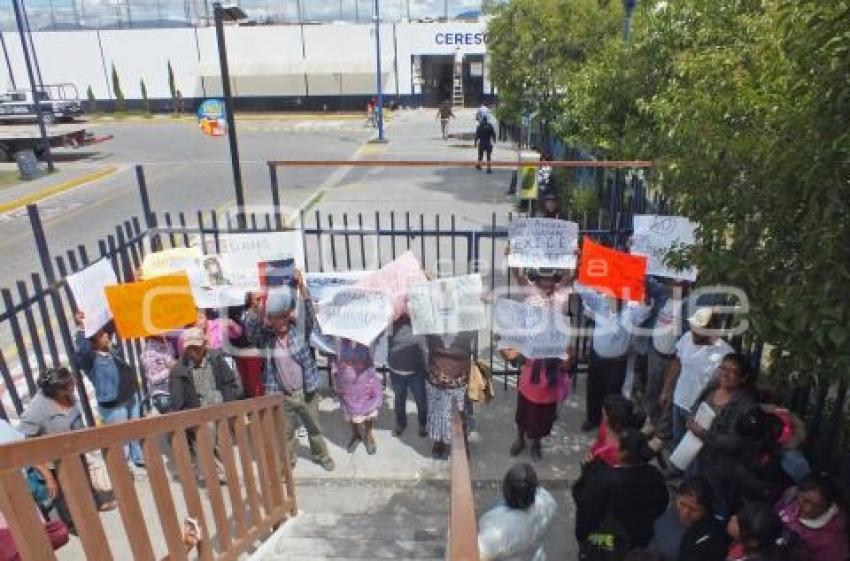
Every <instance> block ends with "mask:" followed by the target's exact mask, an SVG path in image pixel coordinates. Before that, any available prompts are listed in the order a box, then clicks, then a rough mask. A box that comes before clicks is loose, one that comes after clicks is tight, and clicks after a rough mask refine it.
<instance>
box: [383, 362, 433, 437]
mask: <svg viewBox="0 0 850 561" xmlns="http://www.w3.org/2000/svg"><path fill="white" fill-rule="evenodd" d="M390 384H391V385H392V388H393V393H394V394H395V402H394V403H395V421H396V424H397V425H398V426H400V427H406V426H407V391H408V390H410V393H412V394H413V400H414V401H415V402H416V415H417V417H418V419H419V426H420V427H424V426H425V425H427V424H428V397H427V394H426V392H425V373H424V372H417V373H415V374H396V373H395V372H390Z"/></svg>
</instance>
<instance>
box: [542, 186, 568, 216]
mask: <svg viewBox="0 0 850 561" xmlns="http://www.w3.org/2000/svg"><path fill="white" fill-rule="evenodd" d="M540 217H541V218H555V219H558V220H566V218H564V216H563V215H562V214H561V198H560V197H558V194H557V193H555V192H554V191H551V190H550V191H548V192H547V193H546V194H545V195H544V196H543V208H541V209H540Z"/></svg>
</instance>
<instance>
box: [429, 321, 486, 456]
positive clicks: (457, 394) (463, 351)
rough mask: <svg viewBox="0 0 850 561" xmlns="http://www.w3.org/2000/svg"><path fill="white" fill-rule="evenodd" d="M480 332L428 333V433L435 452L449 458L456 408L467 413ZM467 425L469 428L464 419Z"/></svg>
mask: <svg viewBox="0 0 850 561" xmlns="http://www.w3.org/2000/svg"><path fill="white" fill-rule="evenodd" d="M477 335H478V334H477V333H476V332H473V331H467V332H460V333H455V334H446V335H428V336H427V339H426V340H427V346H428V379H427V382H428V383H427V384H426V385H425V388H426V393H427V395H428V436H429V437H430V438H431V439H432V440H433V441H434V447H433V449H432V450H431V455H432V456H433V457H434V458H437V459H439V458H445V457H447V456H448V453H449V450H450V448H449V444H450V443H451V441H452V411H453V410H455V409H456V410H457V411H458V412H459V413H460V414H461V416H463V417H466V415H465V414H464V409H465V403H466V393H467V385H468V383H469V369H470V367H471V366H472V348H473V345H474V343H475V338H476V337H477ZM464 425H465V426H464V429H465V430H466V429H468V427H467V426H466V421H464Z"/></svg>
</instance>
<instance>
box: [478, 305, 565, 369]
mask: <svg viewBox="0 0 850 561" xmlns="http://www.w3.org/2000/svg"><path fill="white" fill-rule="evenodd" d="M493 323H494V329H495V332H496V335H497V336H498V348H500V349H514V350H516V351H519V352H520V353H521V354H522V355H523V356H524V357H526V358H566V356H567V351H568V349H569V346H570V337H571V330H570V324H569V319H568V318H567V317H566V316H564V315H563V313H562V312H561V311H560V310H559V309H556V308H555V307H554V306H552V305H543V306H541V305H537V304H529V303H523V302H517V301H515V300H509V299H507V298H499V299H497V300H496V301H495V303H494V306H493Z"/></svg>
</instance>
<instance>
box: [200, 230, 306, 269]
mask: <svg viewBox="0 0 850 561" xmlns="http://www.w3.org/2000/svg"><path fill="white" fill-rule="evenodd" d="M206 250H207V251H206V252H207V253H218V254H219V255H225V254H239V255H241V256H243V259H244V261H245V262H247V261H248V260H249V259H251V258H253V261H254V263H255V264H256V263H260V262H262V261H276V260H280V259H294V260H295V266H296V267H297V268H299V269H303V268H304V241H303V237H302V233H301V230H292V231H289V232H253V233H249V234H223V235H221V236H219V238H218V251H217V252H216V251H215V245H214V244H213V243H212V242H211V241H210V242H208V245H207V247H206ZM248 256H250V257H248Z"/></svg>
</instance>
